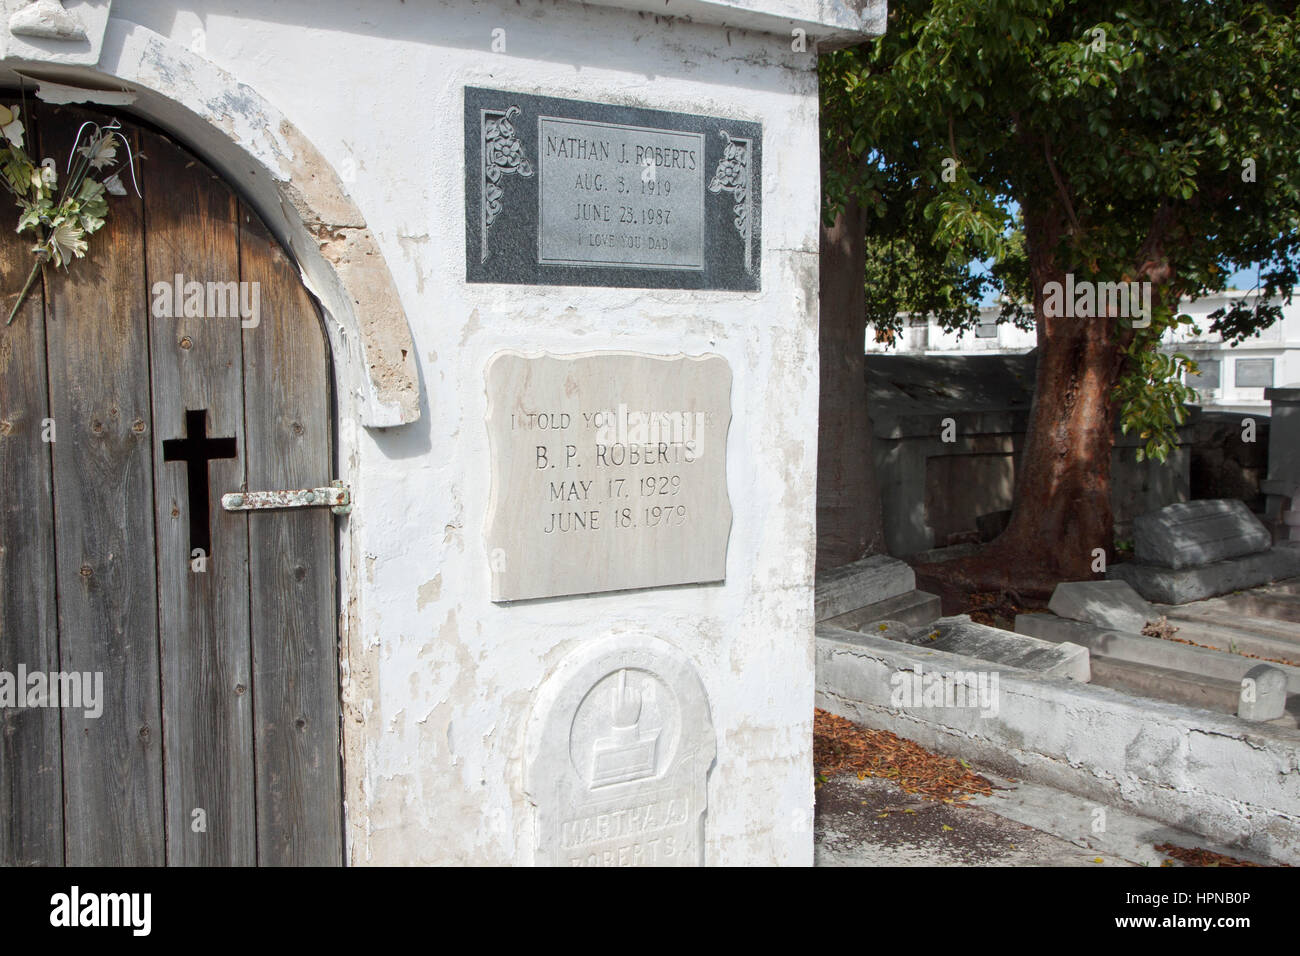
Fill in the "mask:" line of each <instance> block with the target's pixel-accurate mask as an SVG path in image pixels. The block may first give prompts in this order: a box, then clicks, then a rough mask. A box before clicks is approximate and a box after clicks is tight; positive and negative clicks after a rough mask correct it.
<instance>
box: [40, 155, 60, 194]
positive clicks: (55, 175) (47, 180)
mask: <svg viewBox="0 0 1300 956" xmlns="http://www.w3.org/2000/svg"><path fill="white" fill-rule="evenodd" d="M41 182H42V183H43V184H44V185H45V188H46V189H48V190H50V191H51V192H53V191H54V189H55V187H57V186H58V185H59V170H58V167H57V166H55V165H54V160H53V159H51V158H50V157H48V156H46V157H45V158H44V159H42V160H41Z"/></svg>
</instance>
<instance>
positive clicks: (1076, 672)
mask: <svg viewBox="0 0 1300 956" xmlns="http://www.w3.org/2000/svg"><path fill="white" fill-rule="evenodd" d="M912 643H913V645H914V646H916V647H922V648H928V649H931V650H936V651H945V652H947V653H949V654H961V655H963V656H965V657H974V658H977V659H979V660H981V661H987V662H988V663H990V664H1003V665H1006V666H1008V667H1018V668H1020V669H1022V670H1028V671H1034V672H1035V673H1038V674H1042V675H1044V676H1046V677H1068V678H1070V679H1072V680H1077V681H1083V682H1087V681H1088V680H1089V679H1090V676H1091V672H1090V670H1089V666H1088V649H1087V648H1086V647H1080V646H1079V645H1077V644H1071V643H1068V642H1056V641H1044V640H1040V639H1038V638H1036V637H1030V636H1028V635H1025V634H1017V633H1016V632H1014V631H1004V630H1002V629H1001V628H999V627H989V626H987V625H985V624H976V623H975V622H974V621H971V620H969V619H967V618H965V617H964V616H963V617H946V618H940V619H939V620H938V621H936V622H935V623H934V625H933V626H932V627H931V629H930V630H929V632H927V633H925V634H919V635H918V636H917V638H916V639H915V640H914V641H913V642H912Z"/></svg>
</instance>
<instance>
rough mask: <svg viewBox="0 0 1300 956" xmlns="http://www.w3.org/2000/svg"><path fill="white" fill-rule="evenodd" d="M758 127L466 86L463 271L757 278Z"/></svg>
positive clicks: (715, 281) (489, 276) (603, 282)
mask: <svg viewBox="0 0 1300 956" xmlns="http://www.w3.org/2000/svg"><path fill="white" fill-rule="evenodd" d="M762 148H763V128H762V126H761V125H760V124H758V123H751V122H746V121H743V120H737V119H724V118H721V117H713V116H698V115H695V114H692V113H669V112H664V111H662V110H651V109H643V108H641V107H635V106H618V105H612V104H606V103H589V102H584V101H581V100H569V99H559V98H556V97H551V96H535V95H532V94H527V93H518V92H510V91H506V90H493V89H481V88H477V87H466V89H465V277H466V281H468V282H505V283H519V284H527V285H565V286H613V287H631V288H645V289H730V290H738V291H751V292H757V291H758V290H759V289H760V288H761V276H760V265H761V260H762V256H761V254H760V253H761V249H762V245H761V233H762V210H761V205H760V200H761V197H762Z"/></svg>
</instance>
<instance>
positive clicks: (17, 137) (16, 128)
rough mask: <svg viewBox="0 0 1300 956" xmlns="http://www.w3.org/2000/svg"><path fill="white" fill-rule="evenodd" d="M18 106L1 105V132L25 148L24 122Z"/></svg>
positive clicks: (16, 144) (6, 137)
mask: <svg viewBox="0 0 1300 956" xmlns="http://www.w3.org/2000/svg"><path fill="white" fill-rule="evenodd" d="M19 112H20V111H19V109H18V107H16V106H14V107H8V106H0V133H3V134H4V138H5V139H7V140H9V142H11V143H13V144H14V145H15V146H17V147H18V148H19V149H22V148H23V124H22V121H21V120H19V119H18V114H19Z"/></svg>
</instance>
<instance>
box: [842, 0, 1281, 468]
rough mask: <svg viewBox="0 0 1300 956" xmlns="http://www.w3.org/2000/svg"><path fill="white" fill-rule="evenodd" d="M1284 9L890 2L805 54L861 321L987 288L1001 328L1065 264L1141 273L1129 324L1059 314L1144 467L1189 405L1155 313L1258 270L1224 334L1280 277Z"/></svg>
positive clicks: (1270, 294)
mask: <svg viewBox="0 0 1300 956" xmlns="http://www.w3.org/2000/svg"><path fill="white" fill-rule="evenodd" d="M1294 7H1295V4H1294V3H1282V2H1275V3H1274V2H1245V0H1117V2H1105V3H1103V2H1099V0H1077V2H1065V0H891V3H890V6H889V25H888V30H887V32H886V33H885V35H884V36H882V37H880V38H877V39H875V40H873V41H871V42H869V43H867V44H864V45H862V46H860V47H856V48H853V49H848V50H841V51H837V52H834V53H830V54H827V55H825V56H823V57H822V58H821V61H820V72H821V85H822V135H823V144H822V157H823V184H824V197H825V205H824V209H823V213H824V217H825V219H826V221H827V222H830V221H833V220H834V218H835V216H836V215H837V214H838V212H839V211H840V210H841V209H842V208H843V207H844V204H845V203H846V202H847V201H848V200H849V199H850V198H852V199H853V200H855V201H856V202H857V203H859V204H860V205H861V207H862V209H863V210H864V211H865V214H866V217H867V235H868V237H869V241H868V255H867V275H866V277H865V279H866V288H867V298H868V310H867V311H868V318H869V319H870V320H871V321H872V322H874V323H875V324H876V325H877V328H878V329H882V328H884V329H888V328H890V327H896V321H897V320H896V318H895V316H896V315H897V313H898V312H901V311H911V312H917V313H923V314H928V315H934V316H937V317H938V318H939V320H940V322H941V323H942V324H944V325H945V326H946V327H949V328H960V327H964V326H969V325H970V324H972V323H973V322H974V320H975V316H976V315H977V310H976V308H975V305H976V303H977V302H978V299H979V298H980V297H982V296H984V295H986V294H988V293H990V292H993V293H996V294H998V295H999V296H1000V297H1001V300H1002V301H1003V302H1004V307H1003V309H1002V319H1003V320H1005V321H1016V319H1017V316H1018V315H1019V314H1020V308H1021V307H1023V306H1026V305H1028V304H1030V303H1032V302H1033V301H1034V295H1033V292H1034V290H1035V289H1039V290H1041V288H1042V286H1043V284H1044V283H1045V282H1046V281H1050V280H1051V279H1053V278H1057V277H1059V276H1060V275H1063V274H1065V273H1073V274H1074V275H1075V277H1076V279H1077V280H1090V281H1094V282H1118V281H1150V282H1152V283H1153V296H1152V299H1153V304H1154V305H1155V308H1154V310H1153V316H1152V322H1151V326H1150V327H1149V328H1146V329H1135V328H1133V327H1132V325H1131V324H1130V323H1127V322H1124V321H1123V320H1117V319H1114V318H1097V319H1071V320H1069V321H1080V322H1083V321H1091V322H1105V323H1107V324H1108V328H1109V331H1110V332H1111V334H1113V335H1114V336H1115V338H1116V340H1117V341H1118V342H1119V343H1120V346H1121V347H1122V348H1123V350H1124V353H1125V355H1126V357H1127V360H1128V361H1127V368H1126V372H1125V374H1124V377H1123V380H1122V381H1121V382H1120V384H1119V386H1118V387H1117V389H1116V392H1115V397H1116V399H1117V400H1118V401H1119V402H1120V403H1121V422H1122V427H1124V428H1125V429H1126V430H1133V429H1137V430H1138V432H1139V434H1142V435H1145V436H1148V439H1149V440H1148V444H1147V447H1146V450H1145V452H1146V454H1147V455H1149V456H1151V457H1155V458H1156V459H1158V460H1163V459H1164V457H1165V456H1166V455H1167V454H1168V452H1169V450H1170V448H1171V447H1172V440H1173V429H1174V428H1175V427H1176V425H1177V423H1178V421H1179V417H1180V415H1182V414H1185V413H1184V412H1183V411H1182V405H1183V403H1184V402H1185V401H1187V400H1188V399H1189V398H1190V397H1192V393H1191V392H1190V390H1188V389H1186V388H1185V387H1184V386H1182V385H1181V384H1180V382H1181V376H1182V375H1183V373H1184V371H1185V370H1186V369H1187V368H1188V360H1186V359H1183V358H1178V357H1174V356H1163V355H1162V353H1160V352H1159V342H1160V338H1161V336H1162V335H1163V333H1164V332H1165V331H1166V330H1167V329H1169V328H1170V327H1171V326H1174V325H1177V324H1180V323H1181V322H1182V321H1184V319H1181V318H1179V317H1178V316H1177V315H1175V314H1174V311H1173V309H1172V308H1171V306H1172V305H1174V304H1176V303H1177V302H1179V301H1180V300H1181V299H1183V298H1187V297H1190V298H1196V297H1200V296H1205V295H1209V294H1212V293H1215V292H1219V291H1221V290H1222V289H1223V288H1224V287H1225V283H1226V279H1227V277H1228V276H1229V275H1231V274H1232V272H1233V271H1234V269H1235V267H1236V265H1237V264H1239V263H1249V262H1258V263H1261V276H1260V283H1259V286H1258V292H1259V293H1260V294H1259V295H1258V296H1256V297H1251V299H1248V300H1244V301H1242V302H1240V303H1239V304H1238V305H1236V306H1234V307H1233V308H1232V309H1229V310H1223V311H1222V312H1220V313H1215V314H1214V315H1212V316H1211V318H1212V320H1213V321H1214V325H1213V326H1212V329H1213V330H1215V331H1219V332H1222V333H1223V334H1224V335H1225V337H1226V338H1228V339H1230V340H1239V339H1241V338H1243V337H1245V336H1248V335H1251V334H1253V333H1254V332H1256V331H1258V330H1259V329H1261V328H1265V327H1267V326H1268V325H1270V324H1272V323H1273V322H1274V321H1276V320H1277V318H1278V317H1279V314H1280V310H1279V309H1278V308H1277V307H1276V306H1274V305H1269V304H1267V303H1268V302H1270V301H1276V300H1278V299H1282V300H1285V301H1289V300H1290V295H1291V291H1292V289H1293V288H1294V287H1295V286H1296V285H1297V284H1298V283H1300V162H1298V160H1297V157H1300V111H1295V110H1292V109H1291V107H1292V106H1293V105H1294V103H1295V100H1296V99H1297V98H1300V54H1298V53H1297V40H1298V39H1300V38H1298V37H1297V25H1296V22H1295V18H1294ZM945 161H946V162H945ZM972 262H985V263H988V264H989V267H988V269H987V270H985V271H982V272H979V273H978V274H977V275H975V276H971V275H970V273H969V264H970V263H972ZM891 310H892V311H891ZM1038 320H1039V321H1040V322H1041V321H1043V316H1042V315H1041V312H1040V314H1039V316H1038Z"/></svg>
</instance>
